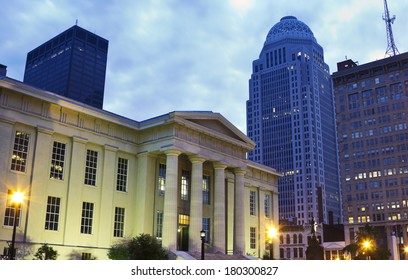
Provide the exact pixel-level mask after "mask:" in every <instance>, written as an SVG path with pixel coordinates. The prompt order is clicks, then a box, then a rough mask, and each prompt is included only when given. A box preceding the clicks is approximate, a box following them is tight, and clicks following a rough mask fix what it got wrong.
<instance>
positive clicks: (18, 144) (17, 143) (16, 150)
mask: <svg viewBox="0 0 408 280" xmlns="http://www.w3.org/2000/svg"><path fill="white" fill-rule="evenodd" d="M29 140H30V134H28V133H26V132H22V131H16V135H15V138H14V147H13V155H12V156H11V170H14V171H19V172H25V171H26V167H27V158H28V143H29Z"/></svg>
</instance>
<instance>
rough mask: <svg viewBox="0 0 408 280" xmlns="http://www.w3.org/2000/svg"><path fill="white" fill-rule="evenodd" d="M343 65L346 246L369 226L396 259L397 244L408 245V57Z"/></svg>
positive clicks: (336, 76)
mask: <svg viewBox="0 0 408 280" xmlns="http://www.w3.org/2000/svg"><path fill="white" fill-rule="evenodd" d="M337 65H338V71H337V72H335V73H333V75H332V77H333V83H334V92H335V98H336V111H337V122H338V137H339V140H338V141H339V150H340V153H339V154H340V156H339V157H340V166H341V185H342V193H343V213H344V221H345V233H346V234H345V238H346V243H350V242H354V241H355V234H356V233H357V231H358V229H359V228H361V227H363V226H364V225H365V224H366V223H369V224H370V225H372V226H375V227H376V228H377V229H379V232H380V236H379V240H378V243H377V245H382V246H386V247H387V248H388V249H389V250H390V251H391V252H392V253H393V249H395V247H396V244H395V243H399V244H407V225H408V141H407V140H408V127H407V119H408V114H407V109H408V53H403V54H400V55H395V56H391V57H388V58H385V59H381V60H377V61H373V62H370V63H367V64H363V65H357V64H356V63H354V62H353V61H352V60H346V61H342V62H339V63H338V64H337ZM393 236H394V237H395V238H394V237H393ZM397 253H398V252H394V253H393V256H394V257H397V256H398V254H397Z"/></svg>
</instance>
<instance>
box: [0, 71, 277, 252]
mask: <svg viewBox="0 0 408 280" xmlns="http://www.w3.org/2000/svg"><path fill="white" fill-rule="evenodd" d="M136 109H137V108H136ZM0 141H1V143H2V145H0V150H1V151H0V153H1V155H2V156H1V158H0V178H1V181H0V220H1V221H2V223H3V225H2V227H0V248H4V254H7V250H8V242H9V241H10V240H11V235H12V228H13V223H14V219H13V215H12V213H14V208H13V207H12V206H11V204H10V195H11V194H12V193H13V192H14V191H16V190H20V191H22V192H24V194H25V197H26V199H25V201H24V202H23V203H22V205H21V213H20V219H19V221H18V225H17V238H16V242H17V244H16V247H17V249H18V251H17V258H26V259H31V258H32V254H33V252H35V251H36V249H37V248H38V247H39V246H41V245H42V244H45V243H46V244H49V245H50V246H52V247H53V248H54V249H55V250H57V251H58V253H59V259H81V258H96V259H107V250H108V249H109V248H110V247H111V246H112V245H113V244H114V243H115V242H118V241H120V240H123V239H124V238H127V237H134V236H137V235H138V234H140V233H148V234H151V235H153V236H155V237H156V238H158V239H159V240H160V241H161V242H162V245H163V246H164V247H166V248H168V249H171V250H172V251H175V252H176V251H188V252H191V253H196V252H198V251H199V250H200V246H201V239H200V231H201V230H202V229H205V230H206V232H207V233H208V237H207V240H206V248H207V250H208V251H210V252H214V253H216V252H220V253H224V254H238V255H239V254H241V255H247V254H250V255H253V256H255V257H262V256H263V254H264V251H265V242H266V240H265V238H266V229H267V228H268V227H269V226H270V225H277V224H278V190H277V179H278V177H279V176H280V174H279V173H277V172H276V171H275V170H274V169H272V168H270V167H266V166H263V165H260V164H257V163H254V162H251V161H248V160H247V159H246V154H247V153H248V152H249V151H250V150H252V149H253V148H254V143H253V142H252V141H251V140H250V139H249V138H248V137H246V136H245V135H244V134H243V133H242V132H241V131H239V130H238V129H237V128H236V127H235V126H234V125H232V124H231V123H230V122H229V121H228V120H226V119H225V118H224V117H223V116H222V115H220V114H218V113H213V112H192V111H190V112H172V113H168V114H165V115H162V116H158V117H156V118H152V119H149V120H145V121H142V122H138V121H134V120H130V119H127V118H125V117H122V116H119V115H116V114H113V113H110V112H107V111H104V110H100V109H97V108H92V107H90V106H87V105H85V104H82V103H78V102H76V101H73V100H69V99H67V98H64V97H61V96H58V95H55V94H52V93H50V92H46V91H42V90H38V89H36V88H33V87H30V86H28V85H26V84H23V83H21V82H19V81H16V80H13V79H10V78H2V79H0ZM274 252H276V258H278V254H279V250H278V244H276V249H275V250H274ZM0 253H1V252H0Z"/></svg>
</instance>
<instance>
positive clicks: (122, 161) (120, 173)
mask: <svg viewBox="0 0 408 280" xmlns="http://www.w3.org/2000/svg"><path fill="white" fill-rule="evenodd" d="M127 174H128V160H127V159H126V158H118V170H117V176H116V190H117V191H120V192H125V191H126V190H127Z"/></svg>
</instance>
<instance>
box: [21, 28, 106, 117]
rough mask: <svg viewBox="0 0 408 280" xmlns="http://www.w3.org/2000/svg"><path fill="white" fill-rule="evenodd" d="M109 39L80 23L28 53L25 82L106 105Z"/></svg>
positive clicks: (99, 106) (63, 94)
mask: <svg viewBox="0 0 408 280" xmlns="http://www.w3.org/2000/svg"><path fill="white" fill-rule="evenodd" d="M107 55H108V40H106V39H104V38H102V37H100V36H97V35H95V34H93V33H91V32H89V31H87V30H85V29H83V28H81V27H79V26H77V25H74V26H73V27H71V28H69V29H68V30H66V31H64V32H62V33H61V34H59V35H57V36H55V37H54V38H52V39H51V40H49V41H47V42H45V43H44V44H42V45H40V46H39V47H37V48H35V49H33V50H32V51H30V52H29V53H28V54H27V60H26V67H25V73H24V82H25V83H27V84H29V85H32V86H35V87H38V88H41V89H44V90H47V91H51V92H54V93H57V94H59V95H62V96H66V97H68V98H71V99H74V100H76V101H80V102H83V103H86V104H88V105H91V106H93V107H96V108H100V109H102V106H103V96H104V87H105V74H106V60H107Z"/></svg>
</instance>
